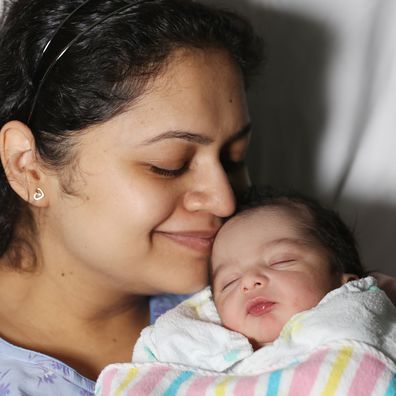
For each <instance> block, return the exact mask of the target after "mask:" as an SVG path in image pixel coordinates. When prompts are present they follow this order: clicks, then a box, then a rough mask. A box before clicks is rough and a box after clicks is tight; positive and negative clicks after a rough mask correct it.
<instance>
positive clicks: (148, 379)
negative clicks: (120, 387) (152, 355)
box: [127, 366, 169, 396]
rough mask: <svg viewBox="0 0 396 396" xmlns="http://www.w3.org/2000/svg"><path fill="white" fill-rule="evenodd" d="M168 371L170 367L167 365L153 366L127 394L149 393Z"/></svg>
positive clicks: (139, 395)
mask: <svg viewBox="0 0 396 396" xmlns="http://www.w3.org/2000/svg"><path fill="white" fill-rule="evenodd" d="M168 371H169V368H168V367H165V366H161V367H153V368H152V369H151V370H150V371H149V372H148V373H147V374H146V375H144V377H143V378H142V379H141V380H140V381H139V382H138V383H137V384H136V385H135V386H133V388H131V389H130V390H129V391H128V393H127V395H128V396H133V395H136V396H141V395H149V394H150V393H151V392H152V390H153V389H154V388H155V386H156V385H157V384H158V383H159V382H160V381H161V380H162V378H163V377H164V375H165V374H166V373H167V372H168Z"/></svg>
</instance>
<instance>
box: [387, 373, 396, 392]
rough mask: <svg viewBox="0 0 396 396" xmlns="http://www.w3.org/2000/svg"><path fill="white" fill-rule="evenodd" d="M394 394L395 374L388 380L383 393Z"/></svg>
mask: <svg viewBox="0 0 396 396" xmlns="http://www.w3.org/2000/svg"><path fill="white" fill-rule="evenodd" d="M395 395H396V374H395V375H394V376H393V377H392V379H391V380H390V382H389V385H388V389H387V390H386V393H385V396H395Z"/></svg>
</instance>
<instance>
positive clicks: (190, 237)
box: [157, 231, 216, 253]
mask: <svg viewBox="0 0 396 396" xmlns="http://www.w3.org/2000/svg"><path fill="white" fill-rule="evenodd" d="M157 233H158V234H160V235H162V236H164V237H166V238H169V239H170V240H172V241H173V242H176V243H178V244H180V245H183V246H185V247H187V248H190V249H193V250H196V251H198V252H202V253H210V251H211V250H212V245H213V241H214V237H215V235H216V232H212V231H210V232H206V231H191V232H164V231H157Z"/></svg>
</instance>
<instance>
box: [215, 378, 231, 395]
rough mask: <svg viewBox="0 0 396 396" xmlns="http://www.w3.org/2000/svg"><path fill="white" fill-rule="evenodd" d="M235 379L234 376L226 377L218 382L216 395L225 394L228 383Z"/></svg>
mask: <svg viewBox="0 0 396 396" xmlns="http://www.w3.org/2000/svg"><path fill="white" fill-rule="evenodd" d="M232 379H233V377H228V378H227V377H226V378H224V380H223V381H221V382H220V383H218V384H217V385H216V388H215V396H224V395H225V391H226V388H227V385H228V383H229V382H230V381H231V380H232Z"/></svg>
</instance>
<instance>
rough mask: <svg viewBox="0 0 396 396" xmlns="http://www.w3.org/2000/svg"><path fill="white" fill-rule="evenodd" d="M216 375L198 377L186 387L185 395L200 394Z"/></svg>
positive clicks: (197, 395)
mask: <svg viewBox="0 0 396 396" xmlns="http://www.w3.org/2000/svg"><path fill="white" fill-rule="evenodd" d="M217 378H218V377H209V376H207V377H198V378H197V379H196V380H194V382H193V383H192V384H191V385H190V387H189V388H188V389H187V392H186V396H202V395H204V394H205V392H206V389H207V388H208V386H209V385H210V384H211V383H214V382H215V381H216V379H217Z"/></svg>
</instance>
